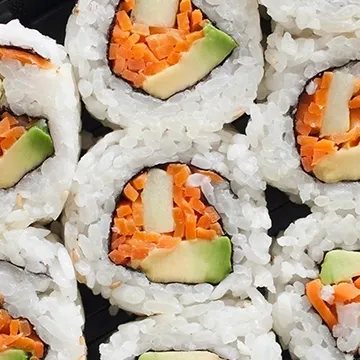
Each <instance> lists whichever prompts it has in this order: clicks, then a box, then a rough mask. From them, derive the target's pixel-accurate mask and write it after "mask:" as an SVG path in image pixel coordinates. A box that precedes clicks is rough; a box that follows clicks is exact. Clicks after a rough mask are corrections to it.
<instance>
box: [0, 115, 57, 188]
mask: <svg viewBox="0 0 360 360" xmlns="http://www.w3.org/2000/svg"><path fill="white" fill-rule="evenodd" d="M53 153H54V145H53V142H52V139H51V136H50V134H49V130H48V127H47V124H46V121H45V120H39V121H37V122H36V123H35V124H34V125H33V126H32V127H31V128H30V129H29V130H28V131H27V132H26V133H25V134H24V135H23V136H22V137H21V138H20V139H19V140H18V141H17V142H16V143H15V144H14V145H13V146H12V147H11V148H10V149H9V150H7V151H5V153H4V154H3V156H1V157H0V174H1V177H0V189H8V188H10V187H12V186H14V185H15V184H16V183H18V182H19V181H20V180H21V179H22V178H23V177H24V176H25V175H26V174H27V173H28V172H30V171H31V170H34V169H35V168H37V167H38V166H39V165H40V164H41V163H42V162H43V161H44V160H45V159H46V158H48V157H49V156H51V155H52V154H53Z"/></svg>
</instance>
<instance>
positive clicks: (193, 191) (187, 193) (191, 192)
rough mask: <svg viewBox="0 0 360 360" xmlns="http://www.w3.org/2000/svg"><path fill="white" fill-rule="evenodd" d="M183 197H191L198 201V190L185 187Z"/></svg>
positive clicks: (199, 195)
mask: <svg viewBox="0 0 360 360" xmlns="http://www.w3.org/2000/svg"><path fill="white" fill-rule="evenodd" d="M184 196H185V197H192V198H195V199H200V197H201V191H200V189H199V188H196V187H186V188H185V189H184Z"/></svg>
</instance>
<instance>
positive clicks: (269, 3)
mask: <svg viewBox="0 0 360 360" xmlns="http://www.w3.org/2000/svg"><path fill="white" fill-rule="evenodd" d="M260 3H261V4H262V5H264V6H266V8H267V13H268V14H269V15H270V16H271V18H272V19H273V20H275V21H276V22H277V23H279V24H281V25H282V26H283V27H284V28H286V29H287V30H289V31H290V32H291V33H292V34H299V33H300V32H301V31H303V30H307V31H308V30H309V29H310V30H311V31H312V32H313V33H314V34H316V35H326V34H345V33H355V32H356V31H358V30H359V29H360V25H359V17H360V9H359V6H358V5H359V4H358V2H357V1H352V0H342V1H332V0H324V1H319V0H316V1H311V0H305V1H304V0H295V1H292V0H285V1H281V4H279V2H278V1H277V0H260Z"/></svg>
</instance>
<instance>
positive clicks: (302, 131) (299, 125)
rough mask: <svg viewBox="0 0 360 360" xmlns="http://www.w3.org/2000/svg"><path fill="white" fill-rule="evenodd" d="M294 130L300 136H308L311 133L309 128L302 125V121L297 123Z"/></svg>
mask: <svg viewBox="0 0 360 360" xmlns="http://www.w3.org/2000/svg"><path fill="white" fill-rule="evenodd" d="M295 128H296V131H297V132H298V134H301V135H305V136H308V135H309V134H310V132H311V126H310V125H307V124H304V123H303V122H302V121H297V122H296V126H295Z"/></svg>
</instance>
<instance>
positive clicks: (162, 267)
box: [140, 236, 232, 284]
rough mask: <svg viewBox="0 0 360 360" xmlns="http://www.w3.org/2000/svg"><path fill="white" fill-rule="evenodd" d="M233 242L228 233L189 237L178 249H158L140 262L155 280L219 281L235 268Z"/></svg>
mask: <svg viewBox="0 0 360 360" xmlns="http://www.w3.org/2000/svg"><path fill="white" fill-rule="evenodd" d="M231 254H232V251H231V242H230V239H229V238H228V237H226V236H223V237H219V238H217V239H215V240H211V241H209V240H198V239H196V240H186V241H182V242H181V243H180V244H179V245H178V246H177V247H176V248H175V249H173V250H168V249H156V250H153V251H152V252H150V254H149V255H148V257H147V258H145V259H144V260H143V261H142V262H141V263H140V269H141V270H142V271H143V272H144V273H145V275H146V276H147V277H148V278H149V280H151V281H153V282H161V283H170V282H179V283H185V284H199V283H205V282H207V283H211V284H218V283H219V282H220V281H222V280H223V279H224V278H225V277H226V276H227V275H228V274H229V273H230V272H231V270H232V266H231Z"/></svg>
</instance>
